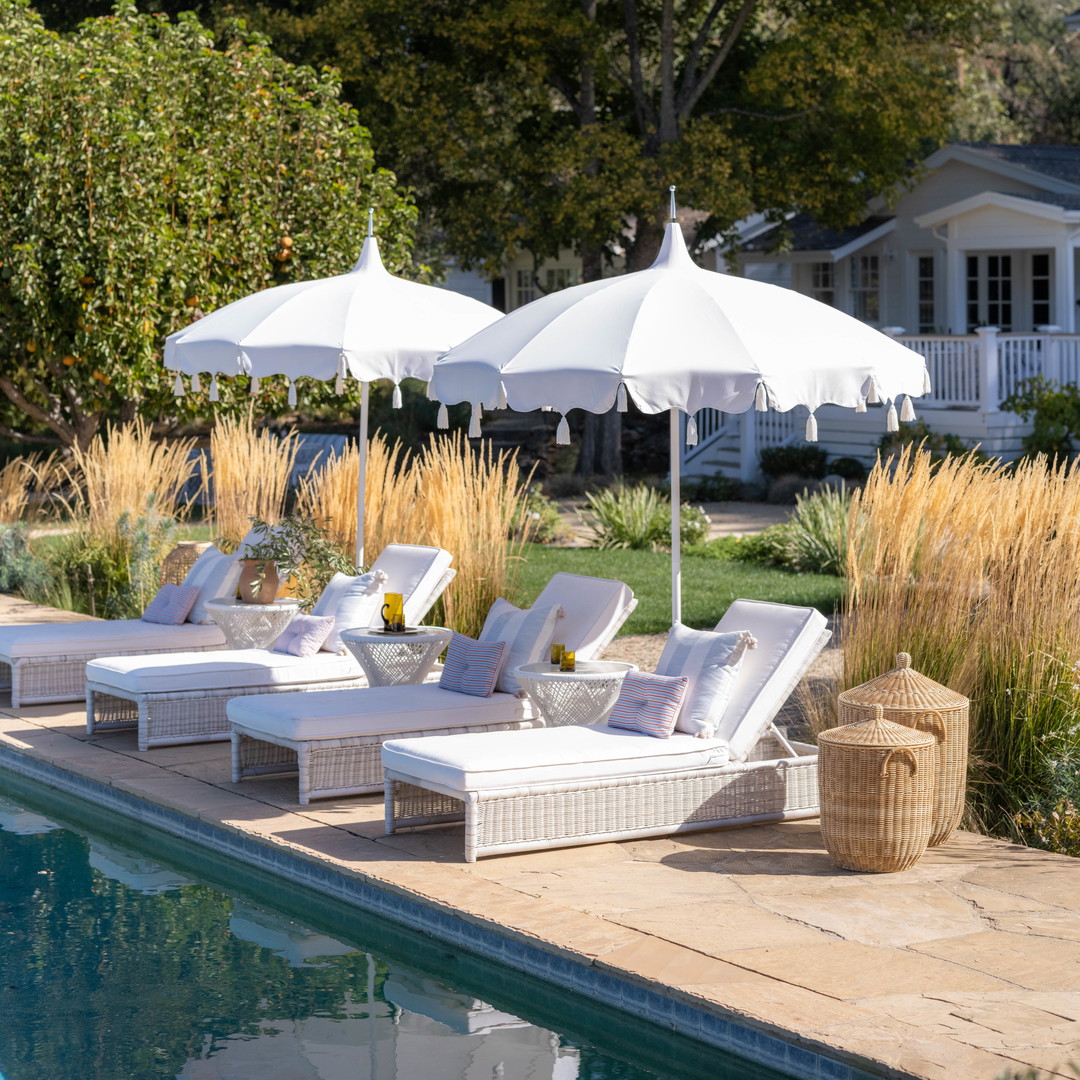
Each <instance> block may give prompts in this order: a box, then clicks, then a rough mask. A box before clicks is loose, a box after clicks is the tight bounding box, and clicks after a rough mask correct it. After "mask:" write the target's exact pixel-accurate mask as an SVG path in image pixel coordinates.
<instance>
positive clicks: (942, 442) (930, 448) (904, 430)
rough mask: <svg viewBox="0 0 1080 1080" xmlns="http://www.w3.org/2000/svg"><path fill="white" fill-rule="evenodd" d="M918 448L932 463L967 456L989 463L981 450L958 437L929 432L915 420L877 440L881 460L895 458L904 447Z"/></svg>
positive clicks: (922, 423) (922, 422)
mask: <svg viewBox="0 0 1080 1080" xmlns="http://www.w3.org/2000/svg"><path fill="white" fill-rule="evenodd" d="M909 446H910V447H918V448H919V449H920V450H925V451H926V452H927V453H928V454H929V455H930V460H931V461H932V462H938V461H943V460H944V459H945V458H949V457H963V456H964V455H967V456H969V457H971V459H972V460H973V461H975V462H984V461H989V458H988V456H987V455H986V454H984V453H983V452H982V451H981V450H978V449H975V448H973V447H970V446H968V444H967V443H966V442H964V440H963V439H961V438H960V436H959V435H951V434H948V433H947V432H941V431H931V430H930V427H929V425H928V424H927V423H926V421H925V420H916V421H914V422H913V423H910V424H901V425H900V430H899V431H891V432H889V433H888V434H886V435H882V437H881V438H880V439H879V440H878V450H879V452H880V454H881V456H882V457H883V458H888V457H890V456H895V455H897V454H899V453H900V451H902V450H903V449H905V447H909Z"/></svg>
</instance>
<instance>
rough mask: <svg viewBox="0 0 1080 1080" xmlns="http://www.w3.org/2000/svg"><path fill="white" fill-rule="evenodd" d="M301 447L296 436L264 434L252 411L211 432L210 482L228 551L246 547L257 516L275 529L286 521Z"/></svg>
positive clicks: (217, 526)
mask: <svg viewBox="0 0 1080 1080" xmlns="http://www.w3.org/2000/svg"><path fill="white" fill-rule="evenodd" d="M297 447H298V440H297V436H296V433H295V432H290V433H289V434H288V435H286V436H284V437H278V436H277V435H275V434H274V433H273V432H271V431H268V430H266V429H263V430H261V431H260V430H259V429H258V428H256V426H255V419H254V414H253V413H252V412H249V413H248V415H247V416H244V417H240V418H239V419H230V418H228V417H219V418H218V421H217V423H216V424H215V425H214V430H213V431H212V432H211V433H210V457H211V460H212V462H213V466H212V468H213V475H212V477H211V481H210V483H211V489H212V495H213V511H212V514H213V521H214V534H215V536H216V537H218V538H219V539H221V540H222V541H223V542H224V544H225V546H227V547H230V548H233V547H235V546H236V545H237V544H239V543H240V541H241V540H242V539H243V538H244V536H245V535H246V533H247V531H248V530H249V529H250V528H251V520H250V519H251V518H252V517H257V518H261V519H262V520H263V521H268V522H270V523H271V524H273V523H274V522H276V521H278V520H280V518H281V516H282V515H283V514H284V512H285V498H286V496H287V495H288V492H289V474H290V473H291V472H292V467H293V465H294V464H295V462H296V451H297Z"/></svg>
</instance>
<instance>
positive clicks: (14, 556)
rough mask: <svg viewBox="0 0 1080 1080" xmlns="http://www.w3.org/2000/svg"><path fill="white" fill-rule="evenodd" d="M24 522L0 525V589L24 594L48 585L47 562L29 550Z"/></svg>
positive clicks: (0, 590) (20, 594)
mask: <svg viewBox="0 0 1080 1080" xmlns="http://www.w3.org/2000/svg"><path fill="white" fill-rule="evenodd" d="M29 533H30V530H29V528H28V527H27V525H26V523H25V522H19V523H17V524H14V525H0V593H11V594H15V595H19V596H26V595H27V593H28V592H37V593H40V592H41V591H43V590H44V589H46V588H47V587H48V581H49V578H50V576H51V575H50V573H49V567H48V564H47V563H46V562H45V561H44V560H43V559H41V558H40V557H39V556H38V555H36V554H34V552H33V551H31V549H30V546H29V544H28V539H29Z"/></svg>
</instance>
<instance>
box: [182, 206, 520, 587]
mask: <svg viewBox="0 0 1080 1080" xmlns="http://www.w3.org/2000/svg"><path fill="white" fill-rule="evenodd" d="M501 315H502V312H500V311H498V310H497V309H495V308H493V307H491V306H489V305H488V304H484V303H481V302H480V301H479V300H474V299H473V298H472V297H469V296H464V295H462V294H461V293H457V292H453V291H451V290H450V289H441V288H438V287H436V286H432V285H420V284H418V283H417V282H415V281H406V280H405V279H404V278H399V277H395V276H394V275H393V274H391V273H390V272H389V271H388V270H387V269H386V268H385V267H384V266H383V264H382V259H381V258H380V257H379V242H378V240H376V238H375V236H374V234H373V229H372V224H371V217H370V215H369V219H368V236H367V239H366V240H365V241H364V246H363V248H362V249H361V252H360V258H359V259H358V260H357V262H356V265H355V266H354V267H353V268H352V270H350V271H349V272H348V273H346V274H338V275H336V276H335V277H329V278H318V279H316V280H314V281H297V282H292V283H290V284H288V285H278V286H275V287H274V288H270V289H265V290H263V291H262V292H257V293H253V294H252V295H251V296H245V297H243V299H240V300H237V301H235V302H233V303H231V304H227V305H226V306H225V307H223V308H219V309H218V310H217V311H214V312H211V313H210V314H209V315H207V316H205V317H204V318H202V319H199V320H198V321H196V322H193V323H192V324H191V325H190V326H186V327H184V329H183V330H178V331H177V332H176V333H174V334H170V335H169V336H168V337H167V338H166V339H165V366H166V367H167V368H168V369H170V370H171V371H175V372H176V373H177V375H176V383H175V385H174V388H173V389H174V393H176V394H178V395H180V394H183V392H184V386H183V380H182V378H181V375H190V376H191V386H192V389H193V390H199V389H200V388H201V383H200V382H199V377H200V375H203V374H209V375H210V376H211V383H210V400H211V401H216V400H217V398H218V390H217V377H218V376H219V375H247V376H250V377H251V389H252V393H255V392H257V390H258V380H259V379H260V378H264V377H266V376H272V375H283V376H285V377H286V378H288V379H289V401H290V403H292V404H294V405H295V404H296V380H297V379H298V378H300V377H301V376H308V377H310V378H315V379H324V380H329V379H336V380H337V386H338V392H339V393H340V392H341V389H342V386H343V381H344V379H345V377H346V376H347V375H352V376H353V377H354V378H356V379H359V380H360V382H361V393H360V428H359V441H360V445H359V450H360V471H359V476H358V477H357V487H358V506H357V530H356V562H357V565H360V564H362V563H363V560H364V487H365V483H366V479H367V477H366V472H367V436H368V384H369V383H370V382H372V381H373V380H374V379H392V380H393V382H394V404H395V405H400V404H401V391H400V389H399V384H400V382H401V380H402V379H408V378H413V379H422V380H425V381H426V380H428V379H430V378H431V370H432V364H433V362H434V360H435V358H436V357H437V356H439V355H440V354H441V353H444V352H446V350H447V349H449V348H450V347H451V346H452V345H455V344H457V343H458V342H459V341H463V340H464V339H465V338H467V337H468V336H469V335H470V334H473V333H475V332H476V331H477V330H480V329H481V328H482V327H485V326H487V325H488V324H489V323H492V322H494V321H495V320H496V319H498V318H500V317H501Z"/></svg>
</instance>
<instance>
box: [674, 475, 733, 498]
mask: <svg viewBox="0 0 1080 1080" xmlns="http://www.w3.org/2000/svg"><path fill="white" fill-rule="evenodd" d="M682 493H683V495H685V496H686V498H688V499H697V500H698V501H699V502H733V501H734V500H737V499H742V498H743V497H744V488H743V482H742V481H741V480H736V479H735V477H733V476H721V475H720V474H717V475H716V476H699V477H696V478H695V479H693V480H684V481H683V485H682Z"/></svg>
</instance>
